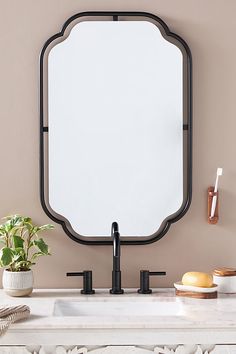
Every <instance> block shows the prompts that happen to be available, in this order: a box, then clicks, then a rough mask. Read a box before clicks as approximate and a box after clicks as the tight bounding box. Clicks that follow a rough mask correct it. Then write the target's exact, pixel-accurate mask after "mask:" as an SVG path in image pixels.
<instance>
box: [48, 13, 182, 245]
mask: <svg viewBox="0 0 236 354" xmlns="http://www.w3.org/2000/svg"><path fill="white" fill-rule="evenodd" d="M184 60H185V59H184V56H183V50H180V48H179V47H178V46H176V45H175V44H173V43H172V42H171V41H169V40H167V39H166V38H164V37H163V35H162V33H161V32H160V30H159V28H158V27H157V26H156V25H154V24H153V23H151V22H149V21H99V20H96V21H84V22H79V23H77V24H76V25H75V26H74V27H73V28H72V30H71V32H70V33H69V35H67V38H66V39H64V40H63V41H61V42H59V43H57V44H56V45H54V46H53V47H52V48H50V51H49V52H48V57H47V66H48V73H47V90H48V97H47V98H48V110H47V115H48V117H47V118H48V186H47V189H48V193H47V198H46V200H47V208H48V209H49V210H50V213H52V215H53V214H54V215H55V217H59V219H60V218H62V220H66V224H67V226H68V228H69V229H70V230H71V231H70V232H71V233H72V234H73V235H74V237H75V238H76V237H78V239H79V238H84V239H85V238H86V239H87V240H88V241H89V240H93V239H96V238H98V239H105V238H106V237H107V238H108V237H109V238H110V227H111V224H112V222H113V221H117V222H118V223H119V227H120V232H121V236H122V237H123V238H124V239H130V240H132V238H133V239H136V240H137V239H138V238H140V239H145V237H146V238H150V237H151V236H152V235H157V234H158V232H159V233H160V232H161V231H162V230H163V228H164V227H166V225H167V223H166V220H167V219H170V218H171V217H172V218H174V217H175V216H176V215H177V214H178V213H180V212H181V210H183V208H184V207H185V206H186V200H187V199H186V198H187V197H188V196H187V195H186V188H185V182H186V181H185V174H186V173H185V169H186V163H185V144H184V134H185V131H183V124H184V122H185V121H184V114H185V113H184V110H185V108H184V102H185V100H184V91H185V88H184V85H185V81H184ZM46 172H47V171H46Z"/></svg>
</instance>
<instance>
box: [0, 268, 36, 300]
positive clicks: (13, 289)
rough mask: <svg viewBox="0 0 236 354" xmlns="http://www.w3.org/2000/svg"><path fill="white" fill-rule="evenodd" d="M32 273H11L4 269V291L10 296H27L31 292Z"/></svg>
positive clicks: (29, 271) (30, 271)
mask: <svg viewBox="0 0 236 354" xmlns="http://www.w3.org/2000/svg"><path fill="white" fill-rule="evenodd" d="M33 282H34V278H33V272H32V270H28V271H27V272H11V271H9V270H6V269H4V271H3V277H2V286H3V289H4V291H5V292H6V293H7V294H8V295H10V296H27V295H30V294H31V293H32V291H33Z"/></svg>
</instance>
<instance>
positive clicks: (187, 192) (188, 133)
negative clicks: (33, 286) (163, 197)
mask: <svg viewBox="0 0 236 354" xmlns="http://www.w3.org/2000/svg"><path fill="white" fill-rule="evenodd" d="M107 17H109V18H113V20H118V18H119V17H125V18H126V17H130V18H132V19H133V20H134V19H136V20H137V19H141V20H146V21H150V22H152V23H154V24H155V25H156V26H157V27H158V28H159V30H160V31H161V33H162V36H163V37H164V38H165V39H166V40H167V41H169V42H171V43H174V44H175V45H176V46H177V47H178V48H179V49H180V50H181V52H182V54H183V62H184V68H183V81H184V95H183V100H184V102H183V109H184V121H183V130H184V131H185V136H184V201H183V204H182V206H181V208H180V209H179V210H178V211H177V212H176V213H175V214H173V215H171V216H170V217H167V218H166V219H165V220H164V221H163V223H162V225H161V227H160V228H159V229H158V230H157V232H156V233H154V234H153V235H151V236H147V237H137V238H135V237H132V238H131V237H130V238H125V239H122V236H121V244H124V245H144V244H150V243H153V242H155V241H158V240H160V239H161V238H162V237H163V236H164V235H165V234H166V233H167V231H168V230H169V228H170V226H171V224H172V223H175V222H176V221H178V220H179V219H181V218H182V217H183V216H184V215H185V213H186V212H187V210H188V209H189V206H190V204H191V197H192V57H191V52H190V49H189V47H188V45H187V44H186V42H185V41H184V40H183V39H182V38H181V37H180V36H178V35H177V34H175V33H172V32H171V31H170V30H169V28H168V26H167V25H166V23H165V22H164V21H163V20H162V19H161V18H159V17H157V16H155V15H153V14H150V13H146V12H127V11H125V12H123V11H119V12H114V11H105V12H101V11H95V12H90V11H89V12H82V13H78V14H75V15H74V16H72V17H70V18H69V19H68V20H67V21H66V22H65V23H64V25H63V27H62V30H61V31H60V32H58V33H56V34H55V35H53V36H52V37H50V38H49V39H48V40H47V41H46V43H45V44H44V47H43V49H42V51H41V55H40V199H41V204H42V207H43V210H44V211H45V213H46V214H47V215H48V216H49V218H51V219H52V220H53V221H55V222H56V223H59V224H60V225H61V226H62V228H63V230H64V231H65V233H66V234H67V235H68V236H69V237H70V238H71V239H72V240H74V241H76V242H78V243H81V244H85V245H112V240H111V239H110V240H109V239H108V238H106V239H104V238H102V237H97V238H91V237H85V236H81V235H79V234H77V233H76V232H75V231H74V230H73V228H72V226H71V224H70V222H69V221H68V220H67V219H66V218H64V217H63V216H62V215H59V214H57V213H55V212H54V211H53V210H52V209H51V208H50V206H49V203H48V175H47V168H48V167H47V166H48V161H47V138H46V135H47V132H48V124H47V122H46V121H45V109H46V107H47V100H46V96H47V91H46V87H45V82H46V78H47V71H46V65H45V60H46V59H47V55H48V52H49V51H50V49H51V48H52V47H53V46H55V45H56V44H57V43H59V42H61V41H63V40H64V39H66V38H67V37H68V35H69V33H70V30H71V28H73V26H74V25H75V24H77V23H78V21H79V20H84V19H89V20H91V18H99V19H102V18H107Z"/></svg>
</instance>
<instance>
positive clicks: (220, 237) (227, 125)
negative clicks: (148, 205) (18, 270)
mask: <svg viewBox="0 0 236 354" xmlns="http://www.w3.org/2000/svg"><path fill="white" fill-rule="evenodd" d="M85 10H135V11H148V12H152V13H154V14H156V15H158V16H160V17H161V18H163V19H164V21H165V22H166V23H167V24H168V25H169V27H170V29H171V30H172V31H173V32H176V33H178V34H179V35H180V36H182V37H183V38H184V39H185V40H186V41H187V43H188V44H189V46H190V48H191V51H192V55H193V64H194V66H193V89H194V117H193V118H194V154H193V162H194V171H193V200H192V205H191V208H190V210H189V212H188V213H187V215H186V216H185V217H184V218H183V219H182V220H181V221H179V222H178V223H177V224H174V225H173V226H172V227H171V229H170V231H169V232H168V234H167V235H166V236H165V237H164V238H163V239H162V240H160V241H159V242H157V243H154V244H151V245H148V246H127V247H123V249H122V269H123V285H124V286H126V287H130V286H132V287H137V286H138V282H139V270H140V269H142V268H147V269H151V270H166V271H167V276H166V277H161V278H159V279H152V281H151V282H152V285H153V286H154V285H155V286H171V285H172V283H173V281H174V280H178V279H180V277H181V275H182V273H184V272H186V271H188V270H202V271H210V270H211V269H212V268H214V267H215V266H224V265H226V266H236V210H235V204H236V167H235V155H236V148H235V144H236V143H235V130H236V118H235V117H236V105H235V102H236V100H235V97H236V44H235V43H236V42H235V34H236V21H235V12H236V1H235V0H227V1H225V0H198V1H196V0H155V1H154V0H152V1H151V0H135V1H134V0H130V1H127V0H115V1H108V0H101V1H95V0H94V1H92V0H40V1H33V0H20V1H19V0H0V53H1V54H0V102H1V103H0V119H1V135H0V156H1V157H0V161H1V167H0V168H1V173H0V176H1V177H0V178H1V183H0V216H4V215H6V214H9V213H22V214H26V215H30V216H32V218H33V219H34V221H35V222H37V223H47V222H50V220H49V219H48V218H47V216H46V215H45V214H44V212H43V210H42V208H41V205H40V200H39V164H38V159H39V113H38V57H39V52H40V50H41V48H42V46H43V44H44V42H45V40H46V39H47V38H48V37H50V36H51V35H52V34H54V33H56V32H58V31H59V30H60V28H61V25H62V24H63V22H64V21H65V20H66V19H67V18H68V17H69V16H71V15H73V14H74V13H76V12H80V11H85ZM219 166H220V167H221V166H222V167H223V168H224V176H223V177H222V179H221V181H220V183H221V186H220V187H221V204H220V218H221V219H220V222H219V224H218V225H216V226H210V225H208V224H207V222H206V188H207V187H208V185H210V184H212V183H213V181H214V176H215V170H216V168H217V167H219ZM46 239H47V241H48V243H49V244H50V246H51V250H52V254H53V255H52V256H51V257H45V258H42V259H40V260H39V262H38V264H37V265H36V266H35V268H34V271H35V286H36V287H41V288H42V287H45V288H49V287H65V288H66V287H76V286H77V284H79V283H80V284H81V280H79V279H76V278H72V279H67V278H66V277H65V273H66V272H67V271H79V270H82V269H92V270H93V271H94V285H95V287H105V286H106V287H108V286H110V283H111V268H112V249H111V247H95V246H83V245H79V244H76V243H74V242H73V241H71V240H70V239H69V238H68V237H67V236H66V235H65V233H64V232H63V231H62V229H61V227H60V226H58V225H57V226H56V229H55V231H53V232H51V233H50V235H48V237H46Z"/></svg>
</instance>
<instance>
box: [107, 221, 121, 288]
mask: <svg viewBox="0 0 236 354" xmlns="http://www.w3.org/2000/svg"><path fill="white" fill-rule="evenodd" d="M111 237H112V239H113V271H112V288H111V290H110V293H111V294H123V293H124V290H123V289H121V270H120V233H119V225H118V223H117V222H113V223H112V225H111Z"/></svg>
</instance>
